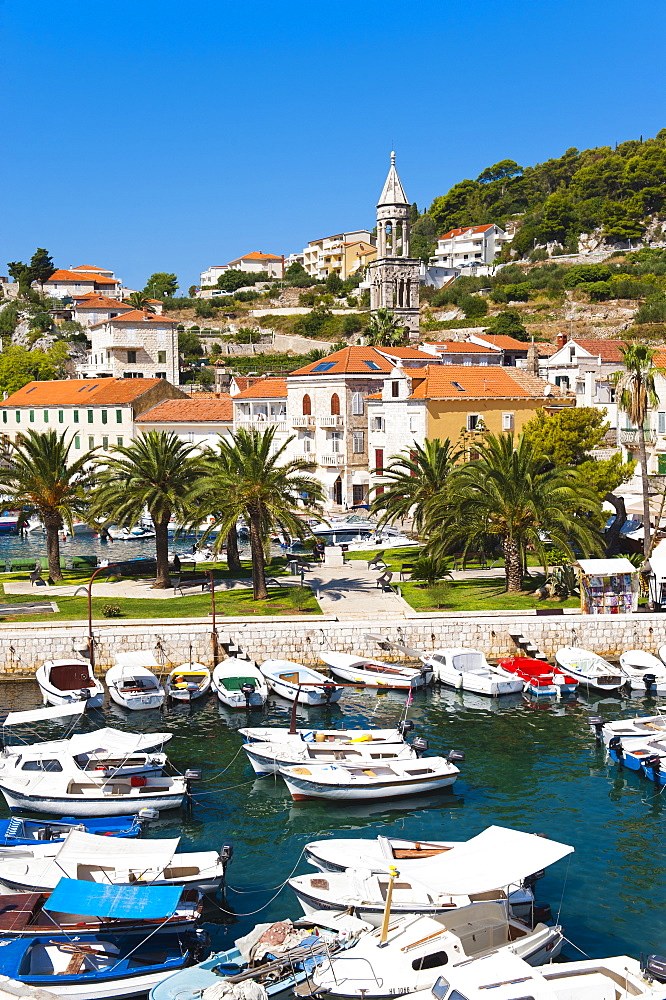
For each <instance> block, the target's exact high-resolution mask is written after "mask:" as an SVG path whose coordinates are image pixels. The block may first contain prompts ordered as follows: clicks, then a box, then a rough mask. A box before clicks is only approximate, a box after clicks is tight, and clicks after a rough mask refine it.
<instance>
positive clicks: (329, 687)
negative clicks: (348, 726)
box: [322, 681, 337, 705]
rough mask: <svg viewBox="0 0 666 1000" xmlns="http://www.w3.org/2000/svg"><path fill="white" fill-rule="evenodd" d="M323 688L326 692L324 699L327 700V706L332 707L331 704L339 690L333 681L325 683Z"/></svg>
mask: <svg viewBox="0 0 666 1000" xmlns="http://www.w3.org/2000/svg"><path fill="white" fill-rule="evenodd" d="M322 688H323V691H324V698H325V699H326V704H327V705H330V704H331V698H332V697H333V695H334V694H335V692H336V691H337V688H336V686H335V684H333V682H332V681H324V683H323V684H322Z"/></svg>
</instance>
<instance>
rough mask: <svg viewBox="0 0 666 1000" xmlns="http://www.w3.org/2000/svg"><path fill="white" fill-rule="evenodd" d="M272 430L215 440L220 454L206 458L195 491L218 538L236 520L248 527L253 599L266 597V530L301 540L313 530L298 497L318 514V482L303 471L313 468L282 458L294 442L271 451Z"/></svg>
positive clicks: (299, 460)
mask: <svg viewBox="0 0 666 1000" xmlns="http://www.w3.org/2000/svg"><path fill="white" fill-rule="evenodd" d="M274 437H275V428H274V427H268V428H266V430H264V431H259V430H255V429H252V430H249V431H248V430H244V429H243V428H241V429H239V430H238V431H236V433H235V434H234V435H233V437H232V438H230V439H228V440H225V439H220V443H219V446H218V447H219V451H218V453H217V454H214V455H213V456H212V457H209V458H208V460H207V470H206V476H205V478H204V479H202V480H201V482H200V484H199V486H198V487H197V490H196V491H195V492H196V496H197V501H198V503H199V504H200V507H199V510H200V511H201V513H202V514H203V515H204V516H207V515H212V517H213V520H214V526H215V527H217V528H218V529H219V535H218V538H220V539H221V538H226V536H227V535H228V534H229V531H230V530H231V528H232V527H233V526H234V525H235V524H236V521H237V520H238V519H239V518H241V517H242V518H244V519H245V520H246V522H247V524H248V525H249V528H250V548H251V552H252V589H253V596H254V599H255V601H256V600H262V599H264V598H265V597H267V596H268V591H267V589H266V569H265V567H266V555H265V551H264V546H265V543H266V540H267V538H268V535H269V532H270V531H271V530H275V529H281V530H285V531H287V532H288V533H289V534H290V535H291V536H292V537H296V538H301V539H303V538H305V537H307V536H308V535H311V534H312V532H311V531H310V529H309V528H308V526H307V524H306V523H305V521H303V519H302V517H301V516H300V515H301V514H302V512H303V497H304V495H307V503H308V508H309V509H311V510H313V511H314V512H315V513H321V502H322V501H323V499H324V491H323V488H322V486H321V484H320V483H319V482H318V481H317V480H316V479H313V478H312V477H311V476H307V475H304V474H303V473H305V472H308V471H311V470H312V469H313V468H314V466H313V464H312V463H311V462H307V461H305V459H302V458H294V459H290V460H286V458H285V452H286V449H287V446H288V445H289V443H290V442H291V441H292V440H293V438H289V439H288V440H287V441H285V442H284V444H282V445H281V446H280V447H279V448H274V444H273V439H274Z"/></svg>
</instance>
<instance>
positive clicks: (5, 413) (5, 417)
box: [2, 410, 7, 424]
mask: <svg viewBox="0 0 666 1000" xmlns="http://www.w3.org/2000/svg"><path fill="white" fill-rule="evenodd" d="M2 422H3V424H6V423H7V411H6V410H3V411H2Z"/></svg>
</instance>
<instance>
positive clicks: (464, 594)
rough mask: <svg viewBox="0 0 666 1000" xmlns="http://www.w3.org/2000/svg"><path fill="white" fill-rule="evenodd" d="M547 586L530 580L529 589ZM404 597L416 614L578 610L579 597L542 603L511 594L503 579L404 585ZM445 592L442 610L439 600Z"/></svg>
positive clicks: (527, 587) (526, 586) (523, 594)
mask: <svg viewBox="0 0 666 1000" xmlns="http://www.w3.org/2000/svg"><path fill="white" fill-rule="evenodd" d="M542 583H543V577H542V576H541V577H536V578H530V579H526V580H525V581H524V587H525V590H526V591H527V590H529V591H532V590H535V589H536V588H537V587H539V586H541V584H542ZM400 586H401V588H402V596H403V597H404V599H405V600H406V601H407V602H408V603H409V604H411V606H412V607H413V608H414V609H415V611H525V610H527V609H529V608H577V607H579V606H580V600H579V598H578V597H569V598H567V600H566V601H560V600H552V599H548V600H545V601H540V600H538V599H537V598H536V597H534V596H533V595H532V594H531V593H521V594H507V593H506V591H505V590H504V580H502V579H497V578H494V579H487V578H486V579H483V578H480V579H476V580H461V581H459V582H458V583H451V582H449V583H445V584H444V585H443V587H442V585H441V584H439V585H438V588H437V590H435V591H432V590H429V588H426V587H422V586H421V585H420V584H417V583H410V582H406V583H401V584H400ZM439 590H441V598H440V599H441V607H437V606H436V604H438V603H439V600H437V602H436V603H435V598H437V597H439V596H440V595H439V594H438V591H439Z"/></svg>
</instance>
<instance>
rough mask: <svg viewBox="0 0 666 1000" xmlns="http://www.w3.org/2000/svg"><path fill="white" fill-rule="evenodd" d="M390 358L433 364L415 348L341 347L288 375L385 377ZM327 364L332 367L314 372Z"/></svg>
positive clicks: (390, 364) (389, 369) (392, 366)
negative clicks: (421, 360)
mask: <svg viewBox="0 0 666 1000" xmlns="http://www.w3.org/2000/svg"><path fill="white" fill-rule="evenodd" d="M387 355H388V357H387ZM390 358H399V359H402V360H419V359H423V362H424V364H427V363H428V362H431V363H432V362H433V356H432V354H426V353H425V351H419V350H417V349H416V348H415V347H343V348H342V350H341V351H334V352H333V354H328V355H327V356H326V357H325V358H320V359H319V361H313V362H312V364H309V365H305V367H304V368H297V369H296V370H295V371H293V372H290V375H311V374H315V375H320V374H321V375H340V374H349V375H351V374H354V375H358V374H363V375H386V374H388V373H389V372H390V371H392V369H393V368H394V367H395V365H394V364H393V362H392V361H391V360H390ZM368 362H369V364H368ZM328 364H332V367H331V368H328V369H327V370H326V371H317V370H316V369H317V367H318V366H320V365H328ZM375 366H376V367H375Z"/></svg>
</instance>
